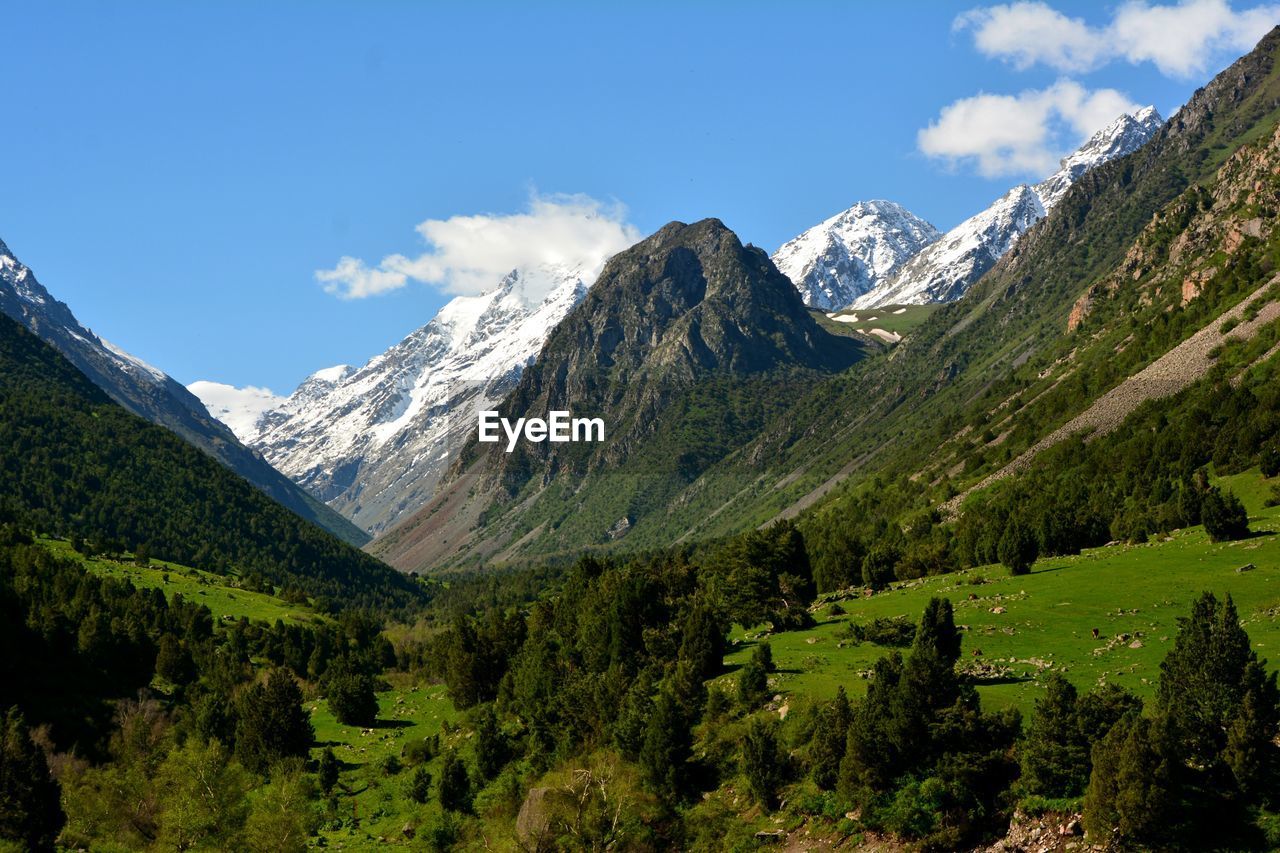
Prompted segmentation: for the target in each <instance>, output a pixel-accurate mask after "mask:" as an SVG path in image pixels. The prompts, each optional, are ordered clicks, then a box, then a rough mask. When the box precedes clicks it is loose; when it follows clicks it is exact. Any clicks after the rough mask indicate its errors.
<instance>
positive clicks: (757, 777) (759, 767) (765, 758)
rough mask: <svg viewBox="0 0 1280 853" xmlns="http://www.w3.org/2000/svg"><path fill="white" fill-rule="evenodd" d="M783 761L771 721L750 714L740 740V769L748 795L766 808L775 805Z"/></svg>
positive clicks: (782, 776) (780, 781)
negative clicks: (748, 791)
mask: <svg viewBox="0 0 1280 853" xmlns="http://www.w3.org/2000/svg"><path fill="white" fill-rule="evenodd" d="M783 762H784V759H783V756H782V751H781V749H779V747H778V735H777V731H776V727H775V724H774V723H773V721H764V720H760V719H759V718H753V719H752V720H751V721H750V722H749V723H748V724H747V734H746V737H745V738H744V739H743V742H742V773H743V775H744V776H746V777H747V787H748V788H749V789H750V791H751V795H752V797H754V798H755V800H756V802H757V803H759V804H760V805H761V806H763V807H764V808H765V809H767V810H772V809H773V808H774V807H775V806H776V805H777V794H778V788H780V787H781V786H782V782H783V778H784V775H785V774H784V768H783Z"/></svg>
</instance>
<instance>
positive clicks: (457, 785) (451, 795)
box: [440, 752, 471, 813]
mask: <svg viewBox="0 0 1280 853" xmlns="http://www.w3.org/2000/svg"><path fill="white" fill-rule="evenodd" d="M440 805H441V806H442V807H443V808H444V809H445V810H446V811H451V812H464V813H469V812H470V811H471V777H470V776H469V775H467V765H465V764H463V763H462V759H461V758H459V757H458V756H457V754H456V753H452V752H451V753H449V754H448V755H446V756H445V757H444V766H443V767H441V769H440Z"/></svg>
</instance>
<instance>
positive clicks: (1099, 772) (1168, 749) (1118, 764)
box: [1084, 715, 1180, 849]
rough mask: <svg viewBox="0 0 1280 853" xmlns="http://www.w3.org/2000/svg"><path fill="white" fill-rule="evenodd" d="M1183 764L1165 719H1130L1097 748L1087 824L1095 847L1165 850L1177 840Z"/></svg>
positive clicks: (1094, 753)
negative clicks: (1180, 765)
mask: <svg viewBox="0 0 1280 853" xmlns="http://www.w3.org/2000/svg"><path fill="white" fill-rule="evenodd" d="M1177 764H1178V760H1177V757H1176V753H1175V751H1174V744H1173V742H1172V738H1171V737H1170V736H1169V733H1168V729H1167V727H1166V726H1165V725H1164V722H1163V721H1162V720H1150V719H1147V718H1145V717H1141V716H1137V715H1131V716H1126V717H1124V718H1123V719H1121V720H1120V721H1119V722H1118V723H1116V724H1115V726H1113V727H1112V729H1111V731H1109V732H1107V735H1106V736H1105V737H1104V738H1102V740H1100V741H1099V742H1098V743H1097V744H1095V745H1094V747H1093V772H1092V774H1091V775H1090V778H1089V790H1088V793H1087V794H1086V795H1085V801H1084V825H1085V830H1086V831H1087V832H1088V833H1089V837H1090V838H1091V839H1092V840H1093V841H1094V842H1095V843H1097V842H1101V843H1108V842H1110V843H1113V844H1119V845H1123V846H1126V847H1128V846H1132V847H1138V848H1156V849H1163V848H1164V847H1166V846H1167V845H1168V844H1169V842H1170V841H1172V840H1173V839H1175V838H1177V837H1178V835H1177V832H1178V825H1179V823H1180V821H1179V819H1178V815H1177V814H1176V812H1175V809H1176V808H1177V806H1178V803H1179V797H1180V793H1179V790H1178V784H1177V775H1176V769H1177Z"/></svg>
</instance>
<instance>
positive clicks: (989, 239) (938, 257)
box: [853, 107, 1164, 308]
mask: <svg viewBox="0 0 1280 853" xmlns="http://www.w3.org/2000/svg"><path fill="white" fill-rule="evenodd" d="M1162 124H1164V120H1163V119H1162V118H1161V117H1160V114H1159V113H1158V112H1156V110H1155V107H1146V108H1144V109H1141V110H1139V111H1137V112H1135V113H1134V114H1133V115H1122V116H1120V118H1118V119H1116V120H1115V121H1114V122H1112V123H1111V124H1109V125H1108V126H1107V127H1105V128H1103V129H1102V130H1100V131H1098V132H1097V133H1095V134H1094V135H1093V136H1092V137H1090V138H1089V140H1088V141H1087V142H1086V143H1085V144H1084V145H1082V146H1081V147H1080V148H1079V149H1077V150H1076V151H1075V152H1074V153H1072V154H1070V155H1069V156H1067V157H1065V158H1063V160H1062V162H1061V164H1060V168H1059V169H1058V171H1057V172H1055V173H1054V174H1052V175H1051V176H1049V177H1048V178H1046V179H1045V180H1043V181H1041V182H1040V183H1038V184H1036V185H1034V186H1029V185H1027V184H1020V185H1019V186H1016V187H1014V188H1013V189H1011V190H1009V191H1008V192H1007V193H1005V194H1004V195H1003V196H1001V197H1000V198H999V199H997V200H996V201H995V202H993V203H992V204H991V206H990V207H988V208H987V209H985V210H983V211H982V212H980V213H978V214H976V215H974V216H971V217H969V218H968V219H966V220H965V221H964V222H961V223H960V224H959V225H957V226H956V227H955V228H952V229H951V230H950V231H948V232H947V233H946V234H944V235H942V237H941V238H939V239H937V240H935V241H933V242H932V243H931V244H930V245H929V246H928V247H926V248H924V249H922V250H921V251H920V252H919V253H918V254H916V255H915V256H914V257H912V258H911V259H910V260H908V261H907V262H905V263H903V264H901V265H900V266H898V267H897V268H896V269H895V271H894V272H893V273H892V274H890V275H889V276H887V277H886V278H885V279H884V280H882V281H881V283H880V284H879V285H878V286H877V287H876V288H874V289H873V290H871V291H869V292H865V293H863V294H861V295H859V297H858V298H857V299H856V300H855V301H854V302H853V307H855V308H875V307H878V306H881V305H920V304H925V303H929V302H951V301H954V300H956V299H959V298H960V297H961V296H963V295H964V294H965V292H966V291H967V290H968V289H969V287H970V286H972V285H973V283H974V282H975V281H977V280H978V279H979V278H981V277H982V275H983V273H985V272H986V271H987V270H989V269H991V267H993V266H995V263H996V261H998V260H1000V258H1001V257H1003V256H1004V254H1005V253H1006V252H1008V251H1009V249H1010V248H1012V247H1013V244H1014V243H1015V242H1016V241H1017V240H1018V238H1019V237H1021V236H1022V235H1023V234H1024V233H1026V231H1027V229H1029V228H1030V227H1031V226H1032V225H1034V224H1035V223H1037V222H1039V221H1040V220H1041V219H1043V218H1044V217H1045V215H1046V214H1047V212H1048V211H1050V210H1052V209H1053V208H1054V206H1055V205H1057V204H1058V202H1059V201H1061V200H1062V197H1063V196H1064V195H1065V194H1066V193H1067V191H1068V190H1069V189H1070V188H1071V185H1072V184H1074V183H1075V182H1076V181H1077V180H1079V178H1080V176H1081V175H1083V174H1085V173H1086V172H1088V171H1089V170H1090V169H1093V168H1095V167H1097V166H1099V165H1101V164H1103V163H1107V162H1109V161H1111V160H1114V159H1116V158H1117V157H1122V156H1124V155H1125V154H1128V153H1130V152H1131V151H1136V150H1137V149H1138V148H1140V147H1142V146H1143V145H1145V144H1146V143H1147V141H1148V140H1150V139H1151V138H1152V137H1153V136H1154V135H1155V134H1156V131H1158V130H1159V129H1160V126H1161V125H1162Z"/></svg>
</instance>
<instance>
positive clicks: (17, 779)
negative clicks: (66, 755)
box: [0, 708, 66, 850]
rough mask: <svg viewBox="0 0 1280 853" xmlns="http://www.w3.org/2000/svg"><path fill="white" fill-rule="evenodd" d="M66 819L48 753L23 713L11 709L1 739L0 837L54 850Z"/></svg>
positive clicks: (6, 717) (40, 848) (30, 846)
mask: <svg viewBox="0 0 1280 853" xmlns="http://www.w3.org/2000/svg"><path fill="white" fill-rule="evenodd" d="M65 822H66V815H64V814H63V813H62V805H61V803H60V801H59V789H58V783H57V782H55V781H54V780H53V778H52V777H51V776H50V775H49V765H48V763H47V762H46V761H45V757H44V753H43V752H41V751H40V748H39V747H37V746H36V745H35V744H34V743H33V742H32V741H31V733H30V732H29V731H28V730H27V724H26V721H25V720H24V719H23V716H22V713H21V712H20V711H19V710H18V709H17V708H10V709H9V710H8V712H7V714H6V715H5V719H4V731H3V740H2V741H0V839H6V840H9V841H16V842H21V843H22V844H25V845H26V846H27V848H28V849H31V850H52V849H53V843H54V840H55V839H56V838H57V837H58V833H59V832H60V831H61V830H62V825H63V824H64V823H65Z"/></svg>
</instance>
